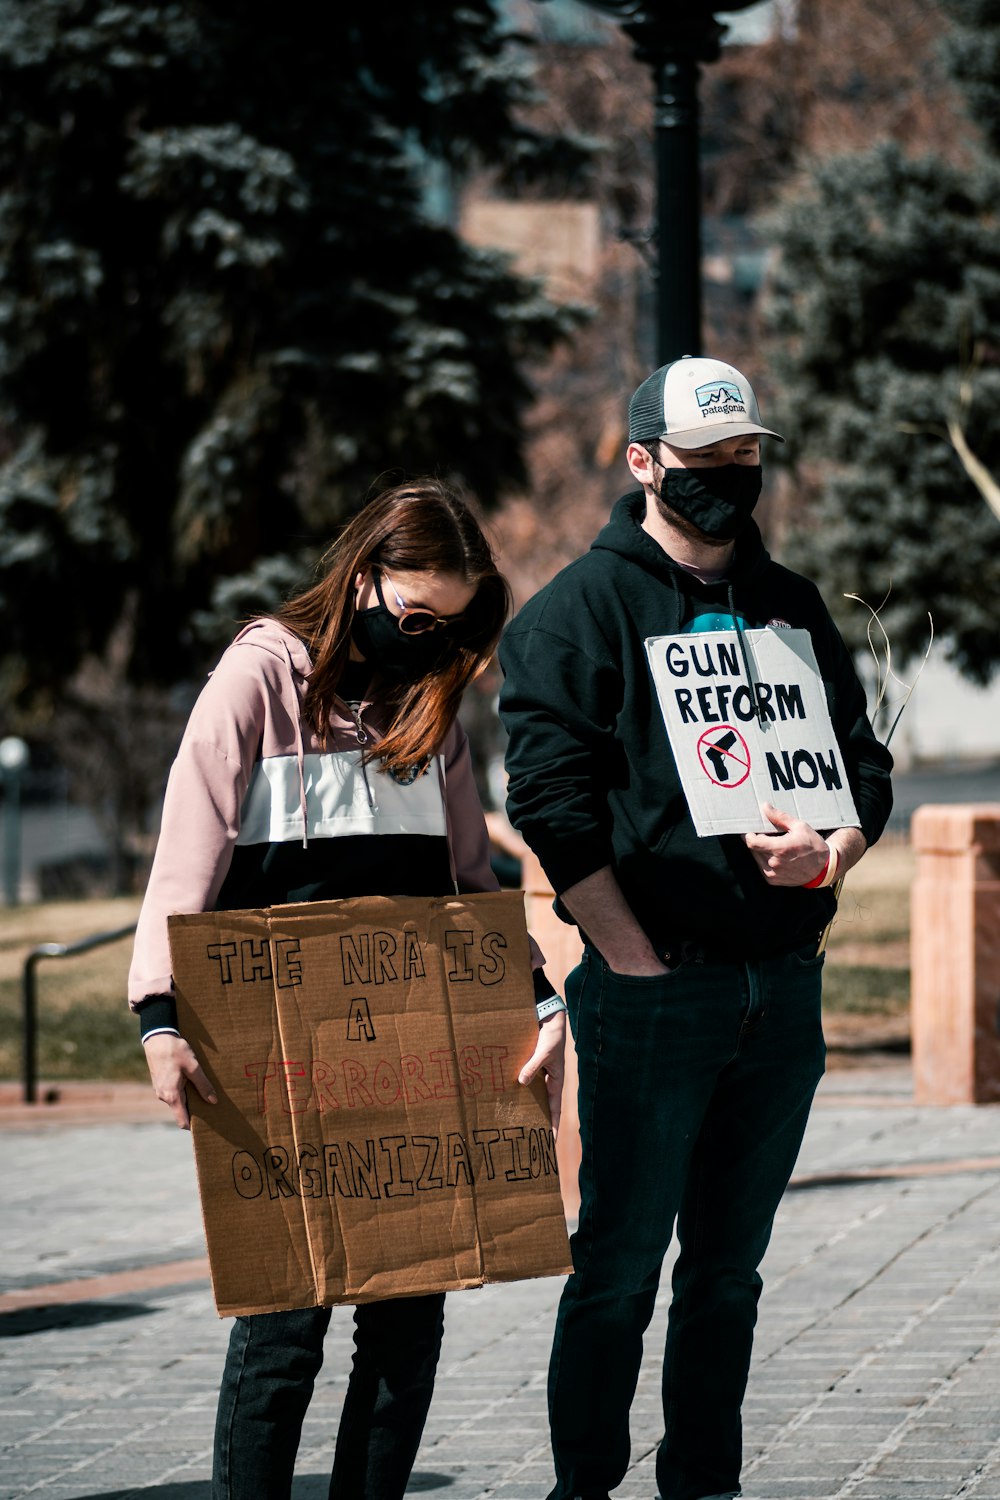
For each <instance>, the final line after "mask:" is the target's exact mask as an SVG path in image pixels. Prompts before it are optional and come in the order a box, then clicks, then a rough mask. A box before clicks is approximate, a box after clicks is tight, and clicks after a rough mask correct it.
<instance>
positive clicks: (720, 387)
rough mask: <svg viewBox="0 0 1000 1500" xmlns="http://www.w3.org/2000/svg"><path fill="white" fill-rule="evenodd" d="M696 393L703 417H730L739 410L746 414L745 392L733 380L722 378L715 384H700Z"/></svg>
mask: <svg viewBox="0 0 1000 1500" xmlns="http://www.w3.org/2000/svg"><path fill="white" fill-rule="evenodd" d="M694 394H695V400H696V401H697V402H698V405H699V406H700V407H701V414H702V416H703V417H729V416H733V415H735V414H736V413H737V412H743V414H744V415H746V405H745V403H744V400H743V392H742V391H741V390H740V388H739V386H738V385H735V384H734V383H733V382H732V381H731V380H720V381H717V382H716V383H715V384H714V385H699V386H697V387H696V389H695V393H694Z"/></svg>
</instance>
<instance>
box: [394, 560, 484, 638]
mask: <svg viewBox="0 0 1000 1500" xmlns="http://www.w3.org/2000/svg"><path fill="white" fill-rule="evenodd" d="M372 572H373V573H374V575H375V592H376V594H377V595H378V602H379V603H380V604H382V605H384V604H385V597H384V595H383V593H382V589H381V587H380V585H379V574H381V575H382V577H383V578H384V579H385V581H386V583H387V584H388V585H389V587H390V589H391V590H392V596H393V599H394V600H395V602H396V608H397V610H398V611H399V613H398V614H397V615H396V624H397V625H398V626H399V629H400V630H401V631H402V632H403V634H404V635H424V634H425V633H426V632H427V631H428V630H450V629H451V628H452V627H453V626H455V625H463V624H465V623H466V616H465V614H464V613H463V614H459V615H436V614H434V612H433V610H430V609H421V608H420V607H419V606H417V607H415V608H411V607H410V605H409V604H407V602H406V600H405V599H404V598H402V596H401V595H400V592H399V590H398V589H397V588H396V585H395V584H394V583H393V581H392V579H391V578H390V577H389V575H388V573H387V572H386V570H385V568H383V567H382V566H381V564H374V565H373V567H372Z"/></svg>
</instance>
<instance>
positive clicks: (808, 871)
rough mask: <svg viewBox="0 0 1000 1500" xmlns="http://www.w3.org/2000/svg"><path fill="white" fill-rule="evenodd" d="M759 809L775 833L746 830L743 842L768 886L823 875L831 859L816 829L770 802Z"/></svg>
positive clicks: (786, 883)
mask: <svg viewBox="0 0 1000 1500" xmlns="http://www.w3.org/2000/svg"><path fill="white" fill-rule="evenodd" d="M761 812H762V813H764V815H765V817H767V818H768V819H769V820H770V822H772V823H773V824H774V827H775V832H774V833H745V834H744V835H743V842H744V843H745V844H746V846H747V848H748V849H749V850H750V853H751V854H752V855H753V857H754V859H755V860H756V862H757V868H758V869H759V870H760V873H761V874H762V875H763V877H764V879H765V880H766V881H768V882H769V883H770V884H771V885H786V886H794V885H808V883H809V881H810V880H815V879H816V878H817V877H818V876H820V875H822V874H823V871H824V870H825V869H826V866H827V862H828V860H829V858H830V850H829V847H828V845H827V842H826V839H824V838H822V837H821V836H820V834H818V833H817V832H816V830H815V828H810V826H809V824H808V823H805V822H803V820H802V819H801V818H796V817H794V816H793V815H792V814H791V813H785V812H781V810H780V809H779V808H777V807H772V806H771V804H770V803H769V802H765V803H763V805H762V807H761Z"/></svg>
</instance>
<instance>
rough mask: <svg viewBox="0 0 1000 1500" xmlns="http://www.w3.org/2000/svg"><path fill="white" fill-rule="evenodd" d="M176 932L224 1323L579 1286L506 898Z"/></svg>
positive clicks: (283, 909) (197, 1138)
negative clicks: (531, 1070)
mask: <svg viewBox="0 0 1000 1500" xmlns="http://www.w3.org/2000/svg"><path fill="white" fill-rule="evenodd" d="M169 925H170V948H171V954H172V960H173V972H174V984H175V988H176V992H177V1008H178V1014H179V1017H180V1025H181V1030H182V1032H183V1034H184V1036H185V1037H186V1038H187V1039H188V1041H190V1043H191V1045H192V1046H193V1048H194V1050H195V1052H196V1053H197V1055H198V1058H199V1060H200V1062H201V1064H202V1066H203V1067H204V1069H205V1072H206V1073H207V1074H208V1076H209V1078H210V1079H211V1081H212V1083H213V1085H214V1087H215V1090H216V1093H217V1094H218V1098H219V1102H218V1104H216V1105H209V1104H205V1103H204V1102H203V1101H202V1100H201V1099H200V1098H199V1097H198V1095H197V1093H196V1092H195V1090H193V1089H189V1090H188V1100H189V1104H190V1105H191V1114H192V1129H193V1134H194V1145H195V1158H196V1162H197V1168H198V1182H199V1187H200V1191H201V1202H202V1211H203V1214H204V1218H205V1231H206V1237H207V1240H208V1253H209V1260H210V1263H211V1268H212V1281H213V1286H214V1290H215V1300H216V1306H217V1307H218V1310H219V1313H220V1315H222V1316H227V1315H230V1314H237V1313H250V1312H275V1311H279V1310H281V1309H285V1308H292V1307H313V1306H329V1305H331V1304H333V1303H338V1302H366V1301H372V1300H375V1299H378V1298H385V1297H405V1296H417V1295H419V1294H421V1293H425V1292H432V1291H449V1290H453V1289H457V1288H461V1287H473V1286H481V1285H482V1284H483V1283H484V1282H489V1281H515V1280H520V1279H522V1278H526V1277H532V1276H553V1275H559V1274H563V1273H565V1272H568V1271H569V1270H570V1269H571V1264H570V1257H569V1246H568V1241H567V1238H566V1226H565V1220H564V1216H563V1206H562V1199H561V1197H560V1192H559V1178H558V1171H557V1167H556V1153H555V1145H554V1142H553V1138H552V1130H551V1126H550V1123H549V1115H548V1103H547V1099H546V1094H545V1088H544V1084H543V1081H542V1079H541V1078H538V1079H536V1080H535V1082H534V1083H533V1084H532V1085H531V1086H530V1088H525V1087H524V1086H523V1085H522V1084H519V1083H518V1081H517V1074H518V1071H519V1070H520V1068H521V1066H522V1065H523V1064H524V1062H525V1061H526V1060H527V1059H528V1057H530V1055H531V1053H532V1051H533V1049H534V1045H535V1040H536V1037H537V1029H538V1028H537V1022H536V1019H535V1010H534V999H533V991H532V983H531V960H530V955H529V950H528V939H527V932H526V930H525V924H524V908H523V897H522V896H521V894H520V893H518V892H498V893H489V894H483V895H469V896H456V897H442V898H420V897H398V898H397V897H393V898H389V897H378V896H374V897H365V898H363V899H358V900H352V901H315V902H309V903H306V904H303V905H297V906H277V907H271V908H269V909H267V910H261V911H221V912H208V913H203V914H198V915H193V916H174V917H171V918H170V924H169Z"/></svg>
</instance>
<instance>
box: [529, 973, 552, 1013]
mask: <svg viewBox="0 0 1000 1500" xmlns="http://www.w3.org/2000/svg"><path fill="white" fill-rule="evenodd" d="M531 977H532V979H533V980H534V982H535V1004H536V1005H537V1004H538V1002H539V1000H548V998H549V996H550V995H554V994H555V993H556V991H555V990H554V989H553V988H552V985H551V984H550V983H549V981H548V980H547V979H546V977H545V970H544V969H532V971H531Z"/></svg>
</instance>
